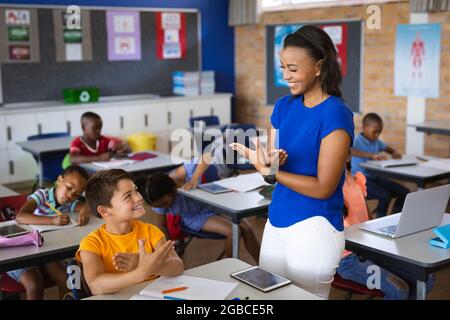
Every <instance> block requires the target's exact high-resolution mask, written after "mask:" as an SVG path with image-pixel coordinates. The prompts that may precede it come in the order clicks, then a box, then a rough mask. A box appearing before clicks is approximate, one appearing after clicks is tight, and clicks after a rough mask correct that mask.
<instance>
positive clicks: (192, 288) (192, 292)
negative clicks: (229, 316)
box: [130, 275, 238, 300]
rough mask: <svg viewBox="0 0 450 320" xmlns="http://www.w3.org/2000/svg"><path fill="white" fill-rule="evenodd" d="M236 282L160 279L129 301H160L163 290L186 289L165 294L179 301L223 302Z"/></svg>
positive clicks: (189, 278) (162, 297) (182, 276)
mask: <svg viewBox="0 0 450 320" xmlns="http://www.w3.org/2000/svg"><path fill="white" fill-rule="evenodd" d="M237 285H238V283H237V282H225V281H218V280H211V279H207V278H200V277H192V276H185V275H180V276H176V277H160V278H158V279H156V280H155V281H153V282H152V283H150V284H149V285H148V286H146V287H145V288H144V289H142V290H141V292H140V293H139V294H138V295H134V296H133V297H131V299H130V300H161V299H164V296H165V294H163V293H162V291H163V290H167V289H172V288H178V287H187V288H186V289H185V290H181V291H175V292H171V293H167V294H166V295H167V296H170V297H171V298H173V300H175V299H180V300H225V299H226V298H227V297H228V296H229V295H230V293H231V292H232V291H233V290H234V289H235V288H236V287H237Z"/></svg>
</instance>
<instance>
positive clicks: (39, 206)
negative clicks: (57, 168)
mask: <svg viewBox="0 0 450 320" xmlns="http://www.w3.org/2000/svg"><path fill="white" fill-rule="evenodd" d="M87 180H88V174H87V172H86V171H85V170H84V169H83V168H80V167H78V166H74V165H72V166H69V167H67V168H66V169H65V170H64V171H63V172H62V173H61V175H60V176H59V177H58V180H57V182H56V187H52V188H50V189H39V190H37V191H36V192H35V193H33V194H32V195H30V196H29V197H28V201H27V202H26V203H25V204H24V205H23V206H22V208H21V209H20V210H19V212H18V213H17V216H16V221H17V223H20V224H53V225H66V224H68V223H69V222H70V217H69V216H68V215H66V214H64V213H69V212H77V213H78V223H79V224H80V225H84V224H86V223H87V222H88V220H89V209H88V207H87V206H86V204H85V203H84V202H80V201H78V198H79V197H80V196H81V194H82V193H83V191H84V188H85V186H86V183H87ZM61 213H63V214H61ZM43 274H47V275H48V276H49V277H50V278H51V279H52V280H53V282H55V284H56V285H57V286H58V288H59V294H60V297H62V296H63V295H64V294H65V293H66V292H67V291H68V289H67V285H66V279H67V275H66V267H65V265H64V262H62V261H56V262H50V263H47V264H46V265H45V266H44V267H43V268H41V270H40V269H39V268H38V267H35V266H33V267H27V268H21V269H17V270H13V271H9V272H8V275H9V276H10V277H11V278H13V279H14V280H16V281H18V282H20V283H21V284H22V285H23V286H24V288H25V291H26V298H27V299H28V300H35V299H42V298H43V295H44V276H43Z"/></svg>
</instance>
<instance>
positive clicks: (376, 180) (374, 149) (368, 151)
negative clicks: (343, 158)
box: [352, 113, 410, 218]
mask: <svg viewBox="0 0 450 320" xmlns="http://www.w3.org/2000/svg"><path fill="white" fill-rule="evenodd" d="M362 122H363V123H362V125H363V127H362V130H363V131H362V132H361V133H360V134H359V135H357V136H356V137H355V140H354V142H353V147H352V174H353V175H355V174H356V172H358V171H359V172H362V173H363V174H364V175H365V176H366V177H367V198H368V199H377V200H378V206H377V208H376V209H375V211H374V212H375V216H376V217H377V218H380V217H384V216H385V215H386V214H387V211H388V207H389V203H390V201H391V199H392V198H394V197H396V198H397V199H396V201H395V203H394V208H393V212H395V213H397V212H401V211H402V208H403V203H404V202H405V198H406V195H407V194H408V193H409V192H410V191H409V190H408V189H407V188H405V187H404V186H402V185H400V184H398V183H396V182H394V181H392V180H389V179H385V178H381V177H377V176H371V175H369V174H368V173H367V172H366V170H365V169H364V168H362V167H361V166H360V164H361V163H363V162H366V161H368V160H386V156H385V155H383V154H382V153H381V152H382V151H385V152H387V153H389V154H391V155H392V157H393V158H394V159H399V158H401V155H400V153H398V152H397V151H396V150H395V149H394V148H393V147H390V146H388V145H387V144H386V143H384V142H383V141H381V140H380V139H378V137H379V135H380V134H381V132H382V131H383V119H381V117H380V116H379V115H378V114H376V113H368V114H366V115H365V116H364V118H363V121H362Z"/></svg>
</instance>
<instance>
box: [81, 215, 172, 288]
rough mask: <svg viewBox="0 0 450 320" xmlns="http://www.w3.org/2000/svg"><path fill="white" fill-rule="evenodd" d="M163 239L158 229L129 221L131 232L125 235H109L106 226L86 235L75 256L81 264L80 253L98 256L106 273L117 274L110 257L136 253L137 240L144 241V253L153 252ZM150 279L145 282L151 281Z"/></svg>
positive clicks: (137, 221) (146, 224) (137, 247)
mask: <svg viewBox="0 0 450 320" xmlns="http://www.w3.org/2000/svg"><path fill="white" fill-rule="evenodd" d="M163 237H164V234H163V233H162V231H161V230H159V229H158V227H156V226H154V225H152V224H149V223H144V222H142V221H139V220H133V221H131V232H129V233H127V234H111V233H109V232H107V231H106V225H105V224H104V225H102V226H101V227H100V228H98V229H97V230H95V231H93V232H91V233H90V234H88V235H87V236H86V237H85V238H83V240H81V243H80V247H79V248H78V251H77V253H76V255H75V257H76V259H77V260H78V261H80V262H81V257H80V251H82V250H86V251H90V252H93V253H95V254H96V255H98V256H99V257H100V258H101V259H102V261H103V265H104V267H105V272H107V273H119V272H121V271H118V270H116V269H115V268H114V265H113V260H112V257H113V256H114V255H115V254H116V253H118V252H127V253H138V252H139V245H138V239H145V250H146V252H149V253H150V252H153V251H154V250H155V247H156V244H157V243H158V242H159V241H160V240H161V239H162V238H163ZM153 278H154V277H153V276H152V277H150V278H149V279H147V280H150V279H153Z"/></svg>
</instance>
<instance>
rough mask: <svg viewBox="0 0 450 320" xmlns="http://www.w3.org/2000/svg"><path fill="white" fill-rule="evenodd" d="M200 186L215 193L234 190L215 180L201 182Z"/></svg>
mask: <svg viewBox="0 0 450 320" xmlns="http://www.w3.org/2000/svg"><path fill="white" fill-rule="evenodd" d="M198 187H199V188H200V189H202V190H205V191H208V192H210V193H214V194H216V193H224V192H229V191H233V190H231V189H228V188H225V187H222V186H219V185H218V184H216V183H214V182H210V183H204V184H200V185H199V186H198Z"/></svg>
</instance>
